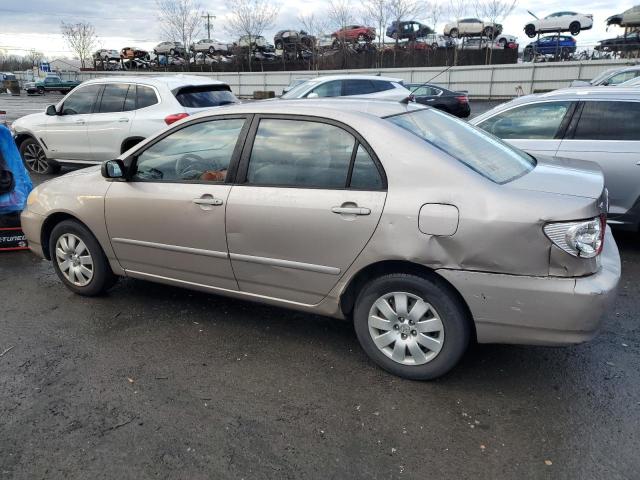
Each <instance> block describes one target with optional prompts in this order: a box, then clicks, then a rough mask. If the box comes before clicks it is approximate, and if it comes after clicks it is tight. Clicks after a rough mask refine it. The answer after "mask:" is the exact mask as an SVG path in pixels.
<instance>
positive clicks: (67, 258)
mask: <svg viewBox="0 0 640 480" xmlns="http://www.w3.org/2000/svg"><path fill="white" fill-rule="evenodd" d="M56 262H57V263H58V267H59V268H60V271H61V272H62V275H64V277H65V278H66V279H67V280H68V281H69V282H71V283H72V284H73V285H75V286H77V287H84V286H85V285H87V284H89V282H91V280H92V279H93V272H94V268H93V258H92V257H91V252H89V249H88V248H87V245H86V244H85V243H84V242H83V241H82V240H81V239H80V238H79V237H77V236H76V235H74V234H73V233H65V234H63V235H60V237H59V238H58V241H57V242H56Z"/></svg>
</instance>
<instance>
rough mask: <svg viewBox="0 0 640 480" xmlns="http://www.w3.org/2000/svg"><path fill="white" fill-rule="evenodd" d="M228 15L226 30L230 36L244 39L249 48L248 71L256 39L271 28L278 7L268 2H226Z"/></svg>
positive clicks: (250, 0)
mask: <svg viewBox="0 0 640 480" xmlns="http://www.w3.org/2000/svg"><path fill="white" fill-rule="evenodd" d="M226 4H227V9H228V10H229V12H230V14H229V16H228V17H227V26H226V30H227V32H228V33H229V34H230V35H238V34H240V35H241V36H244V37H246V39H247V43H248V48H249V70H251V54H252V50H253V44H254V42H255V40H256V38H257V37H259V36H260V35H262V33H263V32H264V31H265V30H267V29H269V28H271V27H272V26H273V24H274V23H275V21H276V17H277V16H278V13H279V12H280V5H279V4H275V3H273V2H272V1H270V0H226Z"/></svg>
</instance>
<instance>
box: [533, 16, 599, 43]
mask: <svg viewBox="0 0 640 480" xmlns="http://www.w3.org/2000/svg"><path fill="white" fill-rule="evenodd" d="M529 13H531V12H529ZM534 16H535V15H534ZM591 27H593V15H591V14H583V13H576V12H556V13H552V14H551V15H547V16H546V17H544V18H537V17H536V19H535V20H534V21H533V22H529V23H527V24H526V25H525V27H524V33H526V34H527V36H528V37H529V38H533V37H535V36H536V35H537V34H539V33H548V32H556V33H557V32H569V33H571V35H578V34H579V33H580V31H582V30H589V29H590V28H591Z"/></svg>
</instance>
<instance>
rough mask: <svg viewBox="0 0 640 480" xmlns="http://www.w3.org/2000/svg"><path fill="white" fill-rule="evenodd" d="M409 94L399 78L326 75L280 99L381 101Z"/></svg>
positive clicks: (398, 98)
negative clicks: (358, 99)
mask: <svg viewBox="0 0 640 480" xmlns="http://www.w3.org/2000/svg"><path fill="white" fill-rule="evenodd" d="M410 96H411V92H410V91H409V90H408V89H406V88H405V87H404V86H403V85H402V80H401V79H399V78H389V77H378V76H375V75H327V76H323V77H318V78H313V79H310V80H307V81H306V82H304V83H302V84H300V85H298V86H297V87H294V88H292V89H291V90H289V91H288V92H287V93H285V94H284V95H283V96H282V97H280V98H282V99H293V98H319V97H351V98H371V99H373V98H377V99H381V100H395V101H400V100H405V99H407V98H408V97H410Z"/></svg>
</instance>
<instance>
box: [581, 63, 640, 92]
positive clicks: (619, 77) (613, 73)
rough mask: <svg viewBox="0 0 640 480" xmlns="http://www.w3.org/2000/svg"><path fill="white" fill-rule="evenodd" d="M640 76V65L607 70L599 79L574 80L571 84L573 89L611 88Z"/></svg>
mask: <svg viewBox="0 0 640 480" xmlns="http://www.w3.org/2000/svg"><path fill="white" fill-rule="evenodd" d="M639 76H640V65H633V66H630V67H617V68H610V69H608V70H605V71H604V72H602V73H601V74H600V75H598V76H597V77H594V78H593V79H591V80H589V81H585V80H574V81H573V82H571V85H570V86H571V87H585V86H586V87H588V86H592V87H599V86H601V87H611V86H615V85H621V84H623V83H624V82H628V81H629V80H633V79H635V78H637V77H639Z"/></svg>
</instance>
